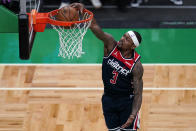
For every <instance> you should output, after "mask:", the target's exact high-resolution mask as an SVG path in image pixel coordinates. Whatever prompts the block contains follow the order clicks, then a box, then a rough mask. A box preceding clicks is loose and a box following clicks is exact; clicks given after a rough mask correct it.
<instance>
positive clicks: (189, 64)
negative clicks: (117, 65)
mask: <svg viewBox="0 0 196 131" xmlns="http://www.w3.org/2000/svg"><path fill="white" fill-rule="evenodd" d="M142 65H143V66H196V63H153V64H147V63H146V64H142ZM0 66H102V64H93V63H89V64H58V63H54V64H40V63H38V64H27V63H23V64H5V63H4V64H0Z"/></svg>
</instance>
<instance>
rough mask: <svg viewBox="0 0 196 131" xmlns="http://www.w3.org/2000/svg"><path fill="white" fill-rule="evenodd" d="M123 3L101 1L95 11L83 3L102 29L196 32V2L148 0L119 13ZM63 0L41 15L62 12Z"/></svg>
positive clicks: (50, 2)
mask: <svg viewBox="0 0 196 131" xmlns="http://www.w3.org/2000/svg"><path fill="white" fill-rule="evenodd" d="M119 1H120V2H122V0H102V4H103V6H102V8H100V9H94V7H93V6H92V4H91V2H90V0H80V2H82V3H84V4H85V7H86V8H87V9H89V10H91V11H92V12H93V13H94V14H95V18H96V19H97V22H98V23H99V24H100V26H101V27H103V28H195V27H196V0H183V5H181V6H178V5H174V4H173V3H172V2H170V0H148V2H147V3H145V2H144V3H142V4H141V5H140V6H139V7H137V8H134V7H131V5H130V3H128V4H127V6H126V9H124V10H119V8H118V6H117V4H119ZM60 3H61V0H55V1H54V0H43V6H42V8H41V12H48V11H51V10H54V9H57V8H59V6H60ZM11 6H12V10H13V11H14V12H15V13H16V14H17V13H18V10H19V8H18V7H17V6H18V5H17V2H15V1H13V2H12V3H11V5H8V6H7V7H8V8H10V7H11Z"/></svg>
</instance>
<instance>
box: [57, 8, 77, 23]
mask: <svg viewBox="0 0 196 131" xmlns="http://www.w3.org/2000/svg"><path fill="white" fill-rule="evenodd" d="M56 20H59V21H67V22H69V21H78V20H79V13H78V10H77V9H75V8H73V7H70V6H65V7H62V8H61V9H60V10H59V12H58V13H57V15H56Z"/></svg>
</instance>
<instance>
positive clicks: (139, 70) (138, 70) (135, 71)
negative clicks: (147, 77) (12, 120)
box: [133, 60, 144, 77]
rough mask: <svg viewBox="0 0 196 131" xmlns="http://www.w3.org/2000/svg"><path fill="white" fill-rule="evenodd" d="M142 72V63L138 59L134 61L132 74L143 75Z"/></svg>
mask: <svg viewBox="0 0 196 131" xmlns="http://www.w3.org/2000/svg"><path fill="white" fill-rule="evenodd" d="M143 73H144V68H143V65H142V63H141V61H140V60H138V61H137V62H136V63H135V66H134V68H133V74H134V75H137V76H139V77H142V76H143Z"/></svg>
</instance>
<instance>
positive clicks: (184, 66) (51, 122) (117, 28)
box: [0, 0, 196, 131]
mask: <svg viewBox="0 0 196 131" xmlns="http://www.w3.org/2000/svg"><path fill="white" fill-rule="evenodd" d="M42 2H43V5H42V7H41V11H42V12H48V11H51V10H54V9H57V8H59V6H60V4H61V1H60V0H59V1H58V0H56V1H51V0H43V1H42ZM80 2H83V3H84V4H85V6H86V8H87V9H89V10H91V11H92V12H93V13H94V15H95V18H96V19H97V21H98V23H99V24H100V26H101V27H102V28H103V29H104V31H106V32H108V33H111V34H112V35H113V36H114V37H115V39H116V40H119V39H120V37H121V36H122V34H124V33H125V32H126V31H128V30H130V29H133V30H136V31H138V32H140V33H141V34H142V36H143V42H142V44H141V46H140V47H139V48H138V49H137V51H138V52H139V53H140V54H141V56H142V58H141V61H142V63H143V64H144V69H145V71H144V77H143V79H144V94H143V104H142V109H141V112H140V113H141V114H140V115H141V131H195V130H196V125H195V123H196V111H195V108H196V91H195V90H196V73H195V72H196V66H195V63H196V52H195V48H196V44H195V43H196V40H195V34H196V28H195V27H196V13H195V12H196V1H195V0H183V4H182V5H176V4H174V3H173V2H171V1H170V0H148V1H144V2H142V3H140V4H139V5H137V6H133V5H134V4H133V3H132V2H133V1H132V2H131V1H128V2H127V3H126V4H125V5H124V4H120V5H119V2H120V0H107V1H106V0H105V1H104V0H102V1H101V2H102V6H101V8H99V9H97V7H96V8H95V6H93V5H92V2H91V1H90V0H82V1H80ZM121 2H122V1H121ZM125 7H126V8H125ZM18 12H19V5H18V1H17V0H12V1H10V2H7V3H6V4H5V3H3V1H1V5H0V63H1V65H0V130H2V131H5V130H6V131H21V130H22V131H92V130H93V131H106V127H105V123H104V118H103V115H102V110H101V95H102V92H103V84H102V80H101V63H102V57H103V45H102V42H101V41H99V40H98V39H97V38H96V37H95V36H94V35H93V34H92V32H91V31H90V30H89V31H88V32H87V34H86V35H85V37H84V41H83V45H84V46H83V50H84V52H85V54H84V55H83V56H82V57H81V58H79V59H76V58H75V59H73V60H67V59H63V58H60V57H58V49H59V39H58V35H57V33H56V32H55V31H54V30H52V29H51V28H50V26H47V29H46V30H45V32H43V33H37V35H36V37H35V42H34V46H33V49H32V54H31V57H30V59H29V60H20V58H19V46H18V45H19V43H18V41H19V40H18V16H17V15H18Z"/></svg>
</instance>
